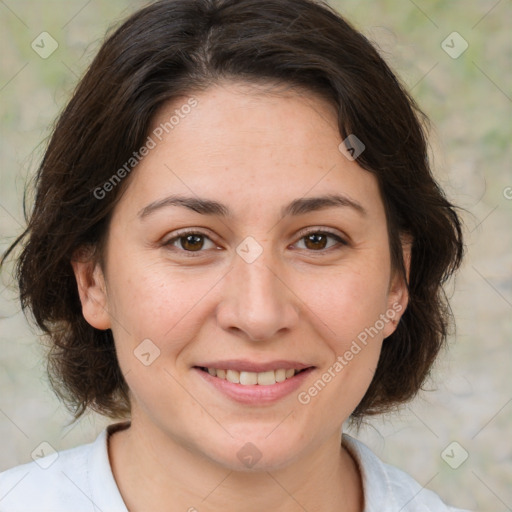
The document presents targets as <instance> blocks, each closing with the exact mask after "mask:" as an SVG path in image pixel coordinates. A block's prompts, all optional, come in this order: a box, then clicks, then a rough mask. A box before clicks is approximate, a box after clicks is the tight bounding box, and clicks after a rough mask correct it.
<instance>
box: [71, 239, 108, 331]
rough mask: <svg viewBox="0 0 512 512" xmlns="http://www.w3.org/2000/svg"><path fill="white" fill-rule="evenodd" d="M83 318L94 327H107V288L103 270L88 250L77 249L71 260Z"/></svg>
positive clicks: (103, 328)
mask: <svg viewBox="0 0 512 512" xmlns="http://www.w3.org/2000/svg"><path fill="white" fill-rule="evenodd" d="M71 265H72V267H73V271H74V273H75V279H76V283H77V286H78V294H79V296H80V302H81V303H82V313H83V315H84V318H85V320H86V321H87V322H88V323H89V324H90V325H91V326H92V327H95V328H96V329H102V330H105V329H109V328H110V326H111V323H110V315H109V313H108V301H107V290H106V286H105V278H104V275H103V270H102V269H101V266H100V264H99V263H98V262H95V261H94V258H92V256H91V253H90V251H87V250H85V249H79V250H78V251H77V252H76V253H75V254H74V255H73V258H72V260H71Z"/></svg>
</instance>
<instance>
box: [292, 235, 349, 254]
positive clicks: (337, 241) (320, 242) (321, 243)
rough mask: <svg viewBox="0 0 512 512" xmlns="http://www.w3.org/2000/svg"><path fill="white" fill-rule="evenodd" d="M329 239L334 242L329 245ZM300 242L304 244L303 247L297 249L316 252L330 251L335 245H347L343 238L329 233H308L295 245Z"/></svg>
mask: <svg viewBox="0 0 512 512" xmlns="http://www.w3.org/2000/svg"><path fill="white" fill-rule="evenodd" d="M329 239H330V240H331V241H334V242H333V243H331V244H330V245H329ZM301 242H304V247H299V249H303V248H305V249H308V250H312V251H316V252H320V251H323V250H326V249H330V248H331V247H334V246H336V245H347V242H346V241H345V240H343V238H341V237H340V236H339V235H335V234H334V233H330V232H329V231H310V232H309V233H306V234H305V235H303V236H302V237H301V238H300V240H299V241H298V242H297V243H298V244H299V243H301Z"/></svg>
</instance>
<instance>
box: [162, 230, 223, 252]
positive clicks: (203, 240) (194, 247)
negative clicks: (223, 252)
mask: <svg viewBox="0 0 512 512" xmlns="http://www.w3.org/2000/svg"><path fill="white" fill-rule="evenodd" d="M208 244H210V246H209V247H208ZM164 245H165V246H170V247H173V248H176V249H181V250H183V251H185V252H202V249H215V248H216V247H217V245H216V244H215V243H214V242H213V241H212V240H211V239H210V238H209V237H208V236H207V235H206V234H204V233H201V232H197V231H185V232H181V233H178V235H177V236H174V237H173V238H170V239H169V240H167V241H166V242H165V244H164Z"/></svg>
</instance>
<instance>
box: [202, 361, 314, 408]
mask: <svg viewBox="0 0 512 512" xmlns="http://www.w3.org/2000/svg"><path fill="white" fill-rule="evenodd" d="M193 370H195V371H196V372H198V373H199V375H200V377H202V378H203V379H204V380H205V381H206V382H207V383H208V384H211V385H212V386H215V388H217V389H218V390H219V391H221V392H222V393H223V394H225V395H226V396H228V397H229V398H231V399H233V400H235V401H236V402H240V403H243V404H266V403H272V402H277V401H278V400H280V399H281V398H284V397H285V396H287V395H289V394H290V393H293V392H294V391H296V390H297V389H298V388H299V387H300V385H301V384H302V383H303V382H304V380H305V379H307V377H308V375H309V374H310V373H311V372H312V371H313V370H314V368H308V369H307V370H304V371H302V372H300V373H298V374H297V375H295V376H293V377H291V378H290V379H286V380H285V381H283V382H276V383H275V384H271V385H269V386H261V385H259V384H255V385H250V386H244V385H243V384H234V383H233V382H229V381H227V380H225V379H219V378H218V377H214V376H213V375H210V374H209V373H208V372H205V371H203V370H200V369H199V368H193Z"/></svg>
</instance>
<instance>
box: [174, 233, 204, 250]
mask: <svg viewBox="0 0 512 512" xmlns="http://www.w3.org/2000/svg"><path fill="white" fill-rule="evenodd" d="M178 240H180V241H181V242H180V245H181V247H182V248H183V249H185V250H186V251H200V250H201V249H202V248H203V245H204V237H203V235H198V234H194V235H186V236H180V237H179V239H178Z"/></svg>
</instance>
